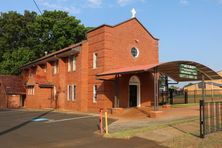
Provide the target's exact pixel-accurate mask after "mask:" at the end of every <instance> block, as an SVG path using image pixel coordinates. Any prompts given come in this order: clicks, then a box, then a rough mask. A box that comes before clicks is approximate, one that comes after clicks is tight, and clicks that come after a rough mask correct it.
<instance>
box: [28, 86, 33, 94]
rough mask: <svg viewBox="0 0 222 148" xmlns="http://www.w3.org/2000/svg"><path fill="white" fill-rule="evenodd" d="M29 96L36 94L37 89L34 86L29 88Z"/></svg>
mask: <svg viewBox="0 0 222 148" xmlns="http://www.w3.org/2000/svg"><path fill="white" fill-rule="evenodd" d="M27 90H28V95H34V94H35V88H34V86H28V89H27Z"/></svg>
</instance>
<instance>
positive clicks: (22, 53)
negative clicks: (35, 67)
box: [0, 48, 35, 74]
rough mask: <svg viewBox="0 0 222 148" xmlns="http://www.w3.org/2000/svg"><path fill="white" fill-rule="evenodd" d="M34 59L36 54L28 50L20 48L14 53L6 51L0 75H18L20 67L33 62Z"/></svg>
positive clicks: (0, 64) (0, 66)
mask: <svg viewBox="0 0 222 148" xmlns="http://www.w3.org/2000/svg"><path fill="white" fill-rule="evenodd" d="M34 57H35V54H34V52H33V51H32V50H29V49H28V48H19V49H17V50H14V51H12V52H10V51H6V52H5V53H4V54H3V56H2V62H1V63H0V73H1V74H8V73H10V74H18V73H19V72H20V70H19V67H21V65H24V64H26V63H27V62H29V61H30V60H33V59H34Z"/></svg>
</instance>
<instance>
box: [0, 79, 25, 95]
mask: <svg viewBox="0 0 222 148" xmlns="http://www.w3.org/2000/svg"><path fill="white" fill-rule="evenodd" d="M0 83H1V85H2V87H3V88H4V89H5V92H6V94H9V95H19V94H25V93H26V90H25V86H24V83H23V81H22V79H21V78H20V77H18V76H12V75H0Z"/></svg>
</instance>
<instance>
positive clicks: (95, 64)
mask: <svg viewBox="0 0 222 148" xmlns="http://www.w3.org/2000/svg"><path fill="white" fill-rule="evenodd" d="M97 56H98V55H97V53H93V69H96V68H97V64H98V63H97Z"/></svg>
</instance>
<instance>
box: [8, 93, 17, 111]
mask: <svg viewBox="0 0 222 148" xmlns="http://www.w3.org/2000/svg"><path fill="white" fill-rule="evenodd" d="M7 98H8V108H13V109H16V108H19V107H20V95H8V96H7Z"/></svg>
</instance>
